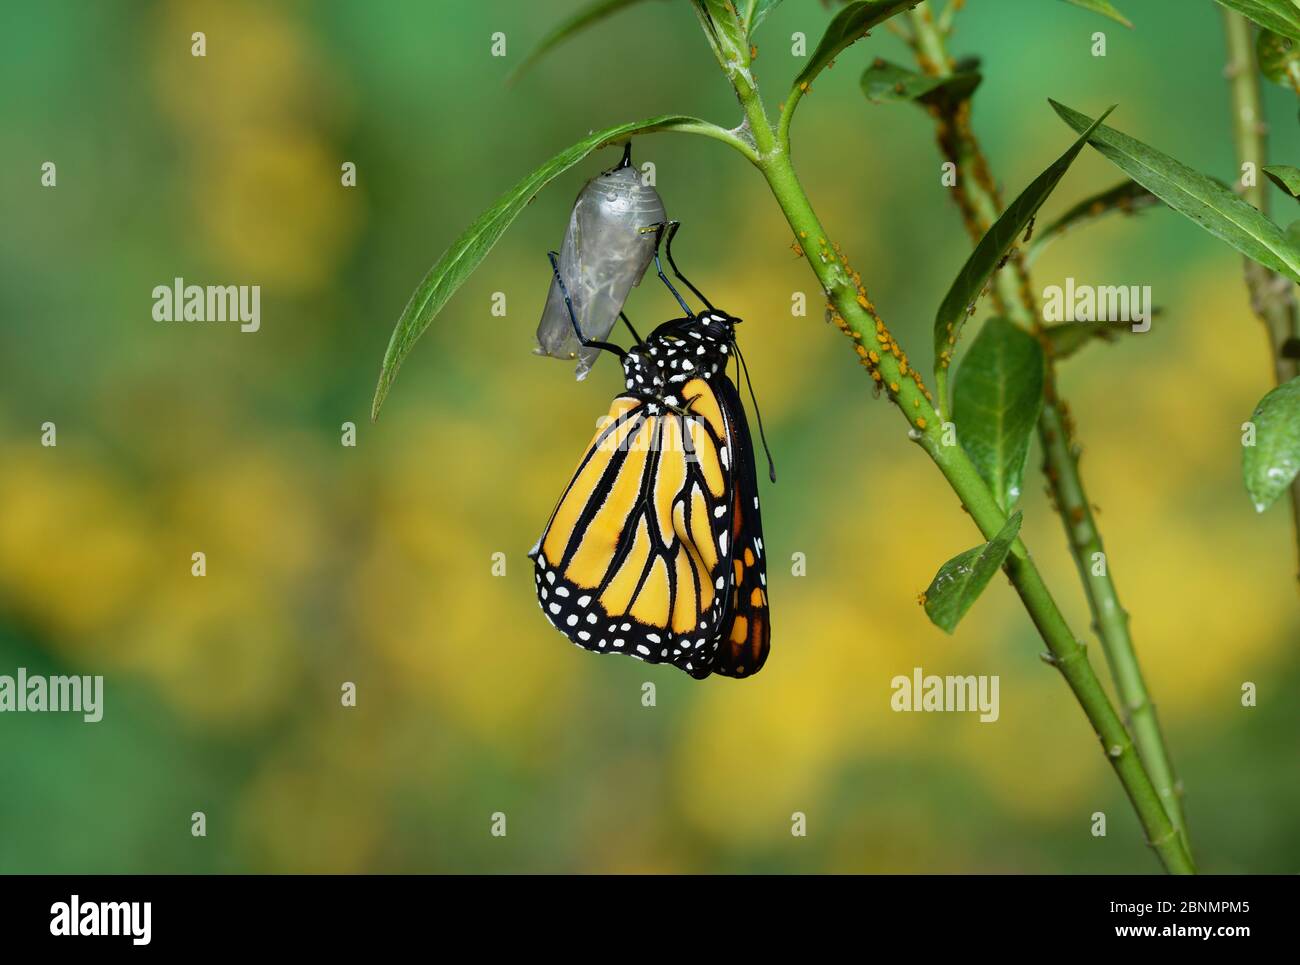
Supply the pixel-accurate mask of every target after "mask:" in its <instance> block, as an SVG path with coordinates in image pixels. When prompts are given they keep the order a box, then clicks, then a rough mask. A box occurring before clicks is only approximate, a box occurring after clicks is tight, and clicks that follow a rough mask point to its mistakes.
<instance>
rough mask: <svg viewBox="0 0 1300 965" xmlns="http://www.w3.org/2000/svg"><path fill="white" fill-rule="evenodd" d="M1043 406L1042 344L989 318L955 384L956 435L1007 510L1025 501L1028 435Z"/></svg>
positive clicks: (1006, 323) (1012, 326) (1003, 321)
mask: <svg viewBox="0 0 1300 965" xmlns="http://www.w3.org/2000/svg"><path fill="white" fill-rule="evenodd" d="M1042 407H1043V347H1042V346H1041V345H1039V344H1038V340H1037V339H1036V338H1034V336H1032V335H1030V334H1029V333H1028V332H1026V331H1025V330H1024V329H1023V328H1021V327H1020V326H1018V325H1016V324H1015V323H1014V322H1011V321H1008V320H1007V319H1005V318H990V319H989V320H988V321H986V322H985V323H984V326H983V328H981V329H980V333H979V335H978V337H976V339H975V341H974V343H972V345H971V347H970V351H969V352H967V353H966V357H965V358H964V359H962V363H961V368H960V369H958V370H957V381H956V384H955V385H954V386H953V412H952V416H953V422H955V423H956V424H957V438H958V440H959V441H960V442H961V445H962V448H963V449H965V450H966V453H967V454H968V455H969V456H970V458H971V462H973V463H975V468H976V469H978V470H979V473H980V475H981V476H983V477H984V481H985V482H986V483H988V484H989V488H990V489H991V490H993V497H994V498H995V499H996V500H997V501H998V505H999V506H1001V507H1002V509H1003V511H1004V512H1010V511H1011V509H1012V507H1014V506H1015V505H1016V502H1017V501H1018V500H1019V499H1020V490H1021V486H1022V485H1023V483H1024V479H1025V462H1026V461H1027V460H1028V459H1029V439H1030V437H1031V436H1032V435H1033V433H1034V424H1035V423H1036V422H1037V421H1038V412H1039V410H1040V409H1042Z"/></svg>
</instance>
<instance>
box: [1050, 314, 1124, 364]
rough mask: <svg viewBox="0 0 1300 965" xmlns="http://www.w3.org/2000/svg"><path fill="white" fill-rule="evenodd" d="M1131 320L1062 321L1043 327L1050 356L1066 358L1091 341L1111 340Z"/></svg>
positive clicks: (1057, 358)
mask: <svg viewBox="0 0 1300 965" xmlns="http://www.w3.org/2000/svg"><path fill="white" fill-rule="evenodd" d="M1131 325H1132V323H1131V322H1062V323H1061V324H1059V325H1051V326H1049V327H1048V328H1046V329H1044V331H1045V333H1046V335H1047V340H1048V342H1050V343H1051V346H1052V358H1054V359H1056V360H1057V361H1060V360H1061V359H1068V358H1069V357H1070V356H1071V355H1074V354H1075V353H1076V352H1078V351H1079V349H1081V348H1083V347H1084V346H1085V345H1088V344H1090V343H1092V342H1096V341H1102V342H1113V341H1115V340H1116V339H1117V338H1119V336H1120V334H1121V333H1123V332H1124V331H1126V330H1127V329H1128V328H1129V327H1130V326H1131Z"/></svg>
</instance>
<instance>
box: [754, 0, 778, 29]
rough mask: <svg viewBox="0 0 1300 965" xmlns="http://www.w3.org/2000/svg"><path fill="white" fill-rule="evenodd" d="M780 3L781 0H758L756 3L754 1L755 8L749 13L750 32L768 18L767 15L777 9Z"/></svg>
mask: <svg viewBox="0 0 1300 965" xmlns="http://www.w3.org/2000/svg"><path fill="white" fill-rule="evenodd" d="M751 2H753V0H751ZM780 3H781V0H757V2H756V3H753V7H754V10H753V13H751V14H750V15H749V32H750V33H751V34H752V33H753V32H754V30H755V29H757V27H758V25H759V24H760V23H762V22H763V20H764V19H766V17H767V15H768V14H769V13H771V12H772V11H773V10H775V9H776V7H777V6H779V5H780Z"/></svg>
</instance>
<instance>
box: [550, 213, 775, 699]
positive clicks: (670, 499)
mask: <svg viewBox="0 0 1300 965" xmlns="http://www.w3.org/2000/svg"><path fill="white" fill-rule="evenodd" d="M665 227H667V228H668V248H667V253H668V263H669V265H671V266H672V269H673V273H674V274H675V275H676V276H677V277H678V278H679V279H680V280H681V281H682V282H683V283H685V285H686V286H687V287H688V288H690V290H691V291H692V292H694V293H695V294H696V296H698V297H699V298H700V300H701V301H703V302H704V304H705V305H706V306H707V308H706V310H704V311H702V312H700V313H698V314H696V313H694V312H692V311H691V310H690V308H689V306H688V305H687V304H686V302H685V301H684V300H683V299H682V297H681V295H680V294H679V293H678V292H677V290H676V289H675V288H673V286H672V284H671V282H669V281H668V279H667V277H666V276H665V275H664V273H663V268H662V266H661V265H660V264H659V254H658V241H659V237H661V236H662V234H663V231H664V228H665ZM677 227H678V225H677V223H676V222H669V223H668V224H667V225H662V224H661V225H656V226H653V230H656V232H657V237H656V244H655V266H656V268H657V269H658V272H659V277H660V279H662V280H663V282H664V284H665V285H667V286H668V289H669V290H670V291H671V292H672V293H673V295H674V296H676V298H677V301H678V303H679V304H681V306H682V308H683V310H684V311H685V312H686V316H685V317H683V318H676V319H672V320H670V321H667V322H664V323H663V324H662V325H660V326H658V327H657V328H656V329H655V330H654V331H653V332H652V333H651V334H650V337H649V338H647V339H644V340H643V339H641V338H640V337H639V336H637V335H636V330H635V329H632V326H631V323H630V322H628V321H627V318H626V316H623V320H624V322H625V323H627V325H628V328H629V329H630V330H631V331H632V334H633V336H634V337H635V338H636V340H637V344H636V345H634V346H633V347H632V348H631V349H629V350H628V351H626V352H625V351H623V350H622V349H620V348H619V347H618V346H615V345H611V344H610V343H607V342H594V341H592V340H589V339H585V338H583V336H582V334H581V332H579V331H578V328H577V322H576V320H575V322H574V330H575V332H578V338H579V340H580V341H582V342H583V344H584V345H597V346H598V347H600V348H603V349H606V350H608V351H611V352H613V353H615V354H617V355H618V356H619V357H620V358H621V360H622V363H623V373H624V384H625V391H624V392H623V393H622V394H620V395H618V396H617V397H616V398H615V399H614V401H613V403H612V404H611V406H610V410H609V414H608V417H606V418H605V419H603V420H602V424H601V426H600V428H599V429H598V430H597V432H596V434H595V436H594V438H593V439H592V441H591V443H590V444H589V445H588V447H587V449H586V451H585V453H584V454H583V456H582V459H581V460H580V461H579V463H578V468H577V469H576V470H575V472H574V474H573V478H572V479H571V480H570V482H569V485H568V486H567V487H566V489H565V491H564V493H563V495H562V496H561V497H560V500H559V503H558V504H557V505H556V507H555V511H554V512H553V513H552V514H551V518H550V521H549V522H548V523H547V525H546V529H545V530H544V531H543V533H542V536H541V538H540V539H539V540H538V541H537V545H536V546H535V547H533V549H532V550H531V551H530V552H529V556H531V557H532V559H533V561H534V568H535V576H536V583H537V597H538V602H539V603H540V604H541V607H542V612H543V613H545V614H546V618H547V619H548V620H550V622H551V623H552V624H553V625H554V626H555V628H556V629H558V630H559V631H560V632H561V633H563V634H564V635H565V636H567V637H568V638H569V639H570V640H571V641H572V642H574V643H576V644H577V645H578V646H580V647H584V648H585V649H587V650H592V651H595V652H597V653H625V654H629V655H631V656H634V657H638V658H640V659H642V660H645V661H646V662H648V663H668V664H671V665H673V666H675V667H677V668H678V669H681V670H684V671H686V672H687V673H688V674H690V675H691V676H692V677H695V678H697V679H702V678H704V677H707V676H708V675H709V674H710V673H718V674H722V675H724V676H729V677H747V676H750V675H751V674H754V673H757V672H758V671H759V670H760V669H761V668H762V666H763V663H764V661H765V660H766V659H767V654H768V649H769V645H770V640H771V623H770V619H769V608H768V598H767V573H766V560H765V557H764V548H763V527H762V521H761V519H760V516H759V502H758V481H757V476H756V474H755V471H754V452H753V443H752V441H751V439H750V434H749V425H748V423H747V422H746V419H745V410H744V406H743V405H742V403H741V400H740V394H739V392H737V390H736V387H735V385H734V384H733V383H732V382H731V380H730V379H729V378H728V377H727V375H726V371H725V368H726V363H727V361H728V360H729V358H730V356H731V355H732V354H735V356H736V358H737V359H738V363H739V366H740V367H743V366H744V361H743V359H742V358H741V357H740V354H739V349H738V348H737V347H736V342H735V326H736V324H738V323H739V322H740V319H738V318H735V317H733V316H731V315H729V314H727V313H726V312H723V311H719V310H718V309H715V308H714V307H713V306H712V305H711V304H710V303H709V301H708V299H706V298H704V296H703V295H701V294H700V292H699V290H698V289H696V288H695V286H694V285H692V284H691V283H690V282H689V281H687V280H686V279H685V278H684V277H683V276H682V275H681V273H680V272H679V271H678V270H677V266H676V264H675V263H674V262H673V258H672V236H673V234H675V233H676V230H677ZM552 265H553V266H554V256H552ZM556 277H557V278H558V277H559V274H558V271H557V273H556ZM566 297H567V296H566ZM746 380H747V381H748V373H747V372H746ZM751 392H752V389H751ZM759 429H760V434H761V430H762V422H761V420H760V422H759ZM769 474H770V476H771V478H772V479H773V481H775V478H776V475H775V471H774V470H773V469H771V466H770V456H769Z"/></svg>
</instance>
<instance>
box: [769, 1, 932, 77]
mask: <svg viewBox="0 0 1300 965" xmlns="http://www.w3.org/2000/svg"><path fill="white" fill-rule="evenodd" d="M920 2H921V0H858V2H857V3H850V4H849V5H848V6H847V7H845V8H844V9H843V10H841V11H840V12H839V13H837V14H836V15H835V17H834V19H832V20H831V22H830V23H829V24H828V25H827V27H826V32H825V33H824V34H822V39H821V40H820V41H818V43H817V48H816V49H815V50H814V51H813V52H812V55H811V56H810V57H809V58H808V63H806V64H805V65H804V68H803V70H801V71H800V72H799V76H798V77H796V78H795V79H794V88H795V90H800V89H802V87H803V85H804V84H811V83H812V82H813V80H814V79H815V78H816V77H817V75H818V74H820V73H821V72H822V70H823V69H824V68H825V67H826V65H827V64H829V63H830V62H831V61H832V60H834V59H835V58H836V57H838V56H839V55H840V54H841V53H842V52H843V51H844V50H845V49H846V48H848V47H849V46H851V45H852V44H854V43H855V42H857V41H858V40H860V39H861V38H862V37H864V36H866V34H867V31H868V30H871V29H872V28H873V27H876V26H879V25H880V24H882V23H884V22H885V21H886V20H888V19H889V18H890V17H892V16H894V15H895V14H899V13H902V12H903V11H904V10H907V9H909V8H911V7H915V6H916V5H917V4H918V3H920Z"/></svg>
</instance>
